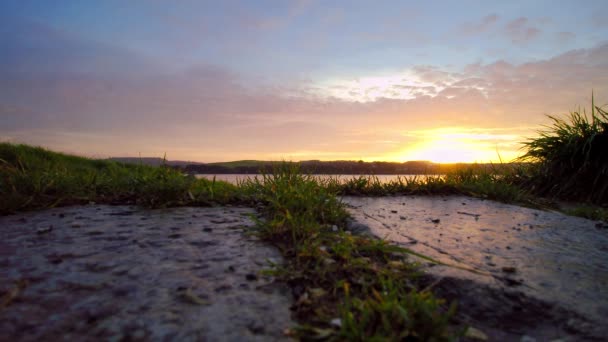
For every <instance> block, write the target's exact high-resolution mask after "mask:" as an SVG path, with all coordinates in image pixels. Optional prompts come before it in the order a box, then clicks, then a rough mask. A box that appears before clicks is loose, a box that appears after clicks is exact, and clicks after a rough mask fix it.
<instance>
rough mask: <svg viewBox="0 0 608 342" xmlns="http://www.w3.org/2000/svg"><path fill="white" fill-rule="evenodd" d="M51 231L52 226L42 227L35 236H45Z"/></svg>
mask: <svg viewBox="0 0 608 342" xmlns="http://www.w3.org/2000/svg"><path fill="white" fill-rule="evenodd" d="M52 230H53V225H52V224H51V225H49V226H48V227H43V228H38V230H36V234H38V235H41V234H46V233H49V232H51V231H52Z"/></svg>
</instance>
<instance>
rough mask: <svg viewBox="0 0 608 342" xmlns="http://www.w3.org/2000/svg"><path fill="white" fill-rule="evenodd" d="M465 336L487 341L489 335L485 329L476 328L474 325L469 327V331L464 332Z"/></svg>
mask: <svg viewBox="0 0 608 342" xmlns="http://www.w3.org/2000/svg"><path fill="white" fill-rule="evenodd" d="M464 336H465V337H468V338H470V339H472V340H479V341H487V340H488V335H486V334H485V333H484V332H483V331H481V330H479V329H477V328H474V327H469V328H468V329H467V332H466V333H465V334H464Z"/></svg>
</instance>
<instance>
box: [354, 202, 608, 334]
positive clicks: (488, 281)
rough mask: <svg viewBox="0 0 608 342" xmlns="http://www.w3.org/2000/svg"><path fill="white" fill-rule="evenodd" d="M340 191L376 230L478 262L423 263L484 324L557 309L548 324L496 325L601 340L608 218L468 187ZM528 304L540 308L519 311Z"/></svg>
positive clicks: (435, 253) (432, 252)
mask: <svg viewBox="0 0 608 342" xmlns="http://www.w3.org/2000/svg"><path fill="white" fill-rule="evenodd" d="M343 200H344V202H345V203H346V204H347V205H348V206H349V207H350V208H349V211H350V212H351V214H352V215H353V217H354V219H356V221H357V222H358V223H359V224H363V225H365V226H367V227H369V229H370V230H371V232H372V233H373V234H374V235H375V236H377V237H380V238H384V239H387V240H389V241H393V242H395V243H397V244H399V245H401V246H403V247H407V248H409V249H411V250H413V251H415V252H418V253H421V254H424V255H427V256H429V257H432V258H434V259H436V260H439V261H441V262H444V263H448V264H452V265H459V266H462V267H465V268H469V269H473V270H476V271H477V272H478V273H474V272H469V271H466V270H462V269H457V268H454V267H448V266H442V265H436V266H433V267H426V268H425V269H426V270H427V271H428V272H430V274H432V275H435V276H437V277H440V278H443V279H445V281H444V283H447V284H449V286H447V287H446V286H444V287H443V288H440V289H438V290H439V292H443V293H444V294H446V295H448V297H451V298H454V299H459V300H460V302H461V303H465V304H464V305H465V306H467V305H468V306H473V307H475V308H471V307H469V308H466V307H464V309H465V312H466V309H468V310H469V312H471V310H472V311H474V312H475V315H477V316H478V317H479V318H481V319H478V322H477V323H479V324H483V321H484V319H483V317H488V319H487V320H492V319H496V320H500V319H503V320H513V319H515V320H517V319H518V315H519V318H520V319H521V320H522V322H521V323H522V324H524V325H526V323H527V322H524V321H525V320H532V321H533V320H534V319H535V315H536V316H538V317H537V320H538V322H541V321H542V320H543V319H542V316H543V315H549V314H551V315H553V316H552V317H551V319H549V320H547V322H546V323H547V324H544V325H542V324H540V325H536V326H534V325H531V326H530V327H523V328H522V327H521V326H519V327H518V326H517V324H512V323H513V322H502V323H501V322H497V324H499V325H500V324H503V323H504V326H506V327H508V328H509V329H512V330H513V331H515V332H517V333H520V334H525V333H526V334H532V335H534V333H537V335H538V336H537V337H536V338H540V339H539V340H544V338H549V337H551V338H558V337H559V338H563V337H564V336H565V335H571V336H570V340H578V339H590V340H597V339H599V340H603V339H604V337H607V336H608V324H606V317H608V229H606V228H605V225H604V224H601V223H597V222H594V221H590V220H586V219H582V218H576V217H571V216H566V215H563V214H561V213H557V212H550V211H542V210H535V209H529V208H524V207H520V206H515V205H508V204H502V203H497V202H493V201H488V200H481V199H475V198H469V197H462V196H447V197H440V196H429V197H425V196H416V197H411V196H403V197H380V198H378V197H376V198H371V197H345V198H344V199H343ZM421 261H422V260H421ZM422 262H423V263H426V262H424V261H422ZM499 297H500V300H499ZM513 303H515V305H513ZM497 305H507V306H509V305H512V306H513V310H514V312H505V313H504V314H503V315H502V316H501V317H502V318H501V317H497V318H491V317H489V316H491V315H492V311H493V310H494V311H500V310H503V309H504V308H498V307H497ZM461 306H462V305H461ZM492 306H494V307H492ZM484 307H485V309H484ZM531 308H533V309H534V308H536V309H534V310H531V311H530V310H528V311H530V312H528V313H527V314H526V313H523V312H522V310H524V311H525V310H526V309H531ZM484 310H485V312H484ZM518 310H519V311H520V314H518ZM495 325H496V324H495ZM495 325H494V326H492V327H489V328H488V329H495V328H496V326H495ZM553 325H558V326H555V327H552V326H553ZM499 328H500V327H499ZM552 329H553V330H552ZM499 330H500V329H497V330H496V331H495V335H494V336H499V338H498V339H499V340H503V339H504V340H510V339H511V338H513V336H515V335H509V334H508V332H507V333H505V332H504V331H502V332H501V331H499ZM541 330H542V331H541ZM532 337H534V336H532Z"/></svg>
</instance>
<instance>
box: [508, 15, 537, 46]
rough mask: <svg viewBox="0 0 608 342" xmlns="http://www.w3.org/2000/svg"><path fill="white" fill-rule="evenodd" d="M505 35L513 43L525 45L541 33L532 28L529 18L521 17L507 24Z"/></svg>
mask: <svg viewBox="0 0 608 342" xmlns="http://www.w3.org/2000/svg"><path fill="white" fill-rule="evenodd" d="M505 33H506V34H507V36H508V37H509V38H510V39H511V41H512V42H513V43H517V44H525V43H528V42H529V41H531V40H532V39H534V38H536V37H537V36H538V35H539V34H540V33H541V31H540V29H538V28H536V27H534V26H531V25H530V21H529V20H528V18H525V17H520V18H517V19H515V20H512V21H510V22H508V23H507V25H506V26H505Z"/></svg>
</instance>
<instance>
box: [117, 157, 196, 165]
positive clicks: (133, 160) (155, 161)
mask: <svg viewBox="0 0 608 342" xmlns="http://www.w3.org/2000/svg"><path fill="white" fill-rule="evenodd" d="M108 160H112V161H115V162H119V163H125V164H143V165H150V166H160V165H163V164H164V165H169V166H186V165H200V164H201V163H197V162H192V161H181V160H164V159H163V158H154V157H142V158H139V157H114V158H108Z"/></svg>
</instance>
